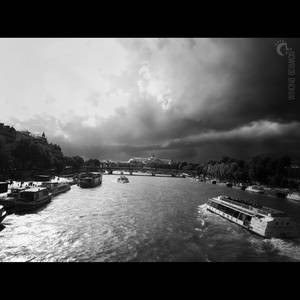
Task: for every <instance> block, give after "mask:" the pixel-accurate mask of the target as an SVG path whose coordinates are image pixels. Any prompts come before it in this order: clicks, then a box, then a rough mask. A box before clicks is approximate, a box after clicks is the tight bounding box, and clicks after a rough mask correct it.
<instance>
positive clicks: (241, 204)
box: [211, 195, 285, 217]
mask: <svg viewBox="0 0 300 300" xmlns="http://www.w3.org/2000/svg"><path fill="white" fill-rule="evenodd" d="M211 200H215V201H219V202H225V204H227V205H228V204H229V205H230V206H231V207H232V206H235V207H236V208H238V209H239V210H242V211H243V212H245V213H248V214H251V215H257V214H258V215H263V216H270V217H271V216H272V217H276V216H284V215H285V213H284V212H283V211H281V210H277V209H274V208H270V207H266V206H259V205H256V204H248V203H246V202H245V201H243V200H240V199H234V198H231V197H229V196H224V195H221V196H219V197H218V198H212V199H211Z"/></svg>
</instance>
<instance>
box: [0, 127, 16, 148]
mask: <svg viewBox="0 0 300 300" xmlns="http://www.w3.org/2000/svg"><path fill="white" fill-rule="evenodd" d="M15 139H16V130H15V129H14V128H13V127H10V126H8V125H4V124H3V123H0V140H1V141H2V142H6V143H11V142H13V141H14V140H15Z"/></svg>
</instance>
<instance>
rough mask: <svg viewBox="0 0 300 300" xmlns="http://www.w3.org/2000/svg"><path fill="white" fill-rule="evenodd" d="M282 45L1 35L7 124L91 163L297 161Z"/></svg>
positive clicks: (296, 121) (1, 112)
mask: <svg viewBox="0 0 300 300" xmlns="http://www.w3.org/2000/svg"><path fill="white" fill-rule="evenodd" d="M277 40H278V39H245V38H243V39H240V38H239V39H225V38H223V39H216V38H213V39H204V38H197V39H181V38H169V39H164V38H151V39H149V38H147V39H142V38H135V39H114V38H89V39H87V38H86V39H85V38H83V39H79V38H78V39H73V38H59V39H50V38H45V39H39V38H35V39H27V38H26V39H21V38H20V39H14V38H11V39H5V38H2V39H0V104H1V107H0V120H1V121H2V122H4V123H6V124H9V125H12V126H14V127H15V128H16V129H18V130H25V129H28V130H29V131H32V132H35V133H39V132H42V131H45V133H46V135H47V137H48V140H49V141H50V142H54V143H58V144H59V145H61V147H62V150H63V152H64V154H65V155H76V154H79V155H82V156H84V157H85V158H89V157H93V158H99V159H113V160H128V159H129V158H130V157H133V156H147V155H151V154H155V155H156V156H158V157H161V158H172V159H178V160H187V161H194V162H197V161H203V160H207V159H217V158H220V157H221V156H223V155H229V156H233V157H239V158H247V157H249V156H252V155H255V154H259V153H274V154H276V153H277V154H281V153H288V154H291V155H293V156H298V152H299V149H300V148H299V146H300V142H299V138H300V114H299V108H300V107H299V99H296V100H288V92H287V78H288V75H287V57H285V56H284V57H283V56H280V55H278V53H277V52H276V47H275V45H274V43H275V42H276V41H277ZM287 41H288V44H289V46H291V47H294V48H296V53H297V49H298V48H299V47H297V46H298V44H299V41H297V40H291V39H288V40H287ZM299 55H300V54H299ZM298 81H300V79H298Z"/></svg>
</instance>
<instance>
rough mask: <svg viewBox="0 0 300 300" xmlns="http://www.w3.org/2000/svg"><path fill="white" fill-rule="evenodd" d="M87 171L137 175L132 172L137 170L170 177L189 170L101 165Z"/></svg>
mask: <svg viewBox="0 0 300 300" xmlns="http://www.w3.org/2000/svg"><path fill="white" fill-rule="evenodd" d="M85 171H87V170H85ZM89 171H101V172H106V173H108V174H113V173H114V172H117V171H119V172H123V174H124V175H125V174H126V175H132V176H136V175H138V174H134V173H138V172H140V173H146V174H149V176H156V175H159V174H160V175H169V176H171V177H185V175H187V174H189V172H186V171H183V170H178V169H167V168H151V167H139V166H102V167H99V168H92V169H90V168H89ZM183 174H185V175H183ZM189 175H190V174H189ZM143 176H145V175H143Z"/></svg>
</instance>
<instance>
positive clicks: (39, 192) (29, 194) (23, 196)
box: [18, 188, 48, 202]
mask: <svg viewBox="0 0 300 300" xmlns="http://www.w3.org/2000/svg"><path fill="white" fill-rule="evenodd" d="M46 196H48V190H47V188H31V189H27V190H25V191H22V192H20V193H19V197H18V200H21V201H25V202H31V201H36V200H39V199H40V198H43V197H46Z"/></svg>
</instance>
